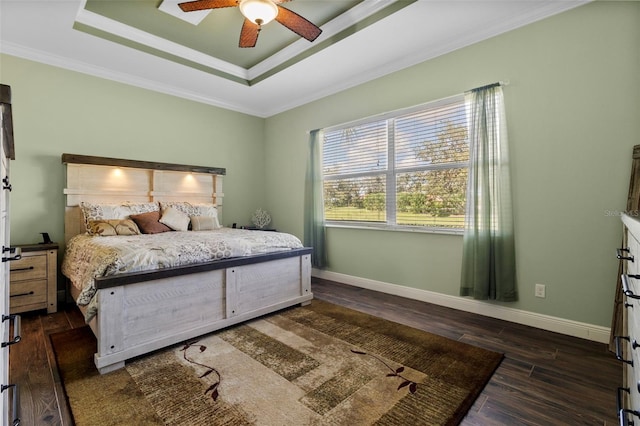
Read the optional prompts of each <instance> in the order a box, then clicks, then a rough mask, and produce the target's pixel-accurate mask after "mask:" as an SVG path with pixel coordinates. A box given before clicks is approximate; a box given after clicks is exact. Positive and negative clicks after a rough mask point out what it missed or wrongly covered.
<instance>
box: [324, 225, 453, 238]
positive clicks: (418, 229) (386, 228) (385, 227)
mask: <svg viewBox="0 0 640 426" xmlns="http://www.w3.org/2000/svg"><path fill="white" fill-rule="evenodd" d="M324 225H325V227H327V228H344V229H366V230H368V231H393V232H414V233H419V234H443V235H460V236H462V235H463V233H464V230H463V229H443V228H427V227H418V226H402V225H386V224H371V223H362V222H354V223H335V222H325V224H324Z"/></svg>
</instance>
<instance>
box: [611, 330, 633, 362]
mask: <svg viewBox="0 0 640 426" xmlns="http://www.w3.org/2000/svg"><path fill="white" fill-rule="evenodd" d="M622 340H626V341H628V342H630V341H631V339H630V338H629V336H616V337H615V341H616V359H617V360H618V361H622V362H624V363H625V364H629V365H630V366H632V367H633V360H630V359H624V358H623V357H622V344H621V343H620V342H621V341H622Z"/></svg>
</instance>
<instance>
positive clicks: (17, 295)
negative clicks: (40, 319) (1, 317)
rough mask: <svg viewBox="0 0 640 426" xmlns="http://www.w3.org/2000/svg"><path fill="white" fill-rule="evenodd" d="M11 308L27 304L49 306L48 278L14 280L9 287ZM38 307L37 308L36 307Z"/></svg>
mask: <svg viewBox="0 0 640 426" xmlns="http://www.w3.org/2000/svg"><path fill="white" fill-rule="evenodd" d="M9 295H10V297H11V299H10V300H11V308H12V309H13V308H20V307H22V306H26V305H36V304H38V305H42V306H41V307H42V308H46V307H47V280H31V281H19V282H12V283H11V286H10V287H9ZM36 309H37V308H36Z"/></svg>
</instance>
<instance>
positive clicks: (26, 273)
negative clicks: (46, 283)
mask: <svg viewBox="0 0 640 426" xmlns="http://www.w3.org/2000/svg"><path fill="white" fill-rule="evenodd" d="M10 271H11V272H10V274H11V275H10V280H11V283H13V282H16V281H24V280H37V279H46V278H47V256H46V254H42V255H36V256H23V257H22V259H20V260H14V261H12V262H11V269H10Z"/></svg>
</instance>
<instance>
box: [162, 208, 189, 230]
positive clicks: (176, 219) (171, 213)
mask: <svg viewBox="0 0 640 426" xmlns="http://www.w3.org/2000/svg"><path fill="white" fill-rule="evenodd" d="M160 223H164V224H165V225H167V226H168V227H169V228H171V229H173V230H174V231H186V230H188V229H189V216H187V215H186V214H184V213H182V212H181V211H180V210H178V209H175V208H173V207H169V208H167V209H165V210H163V211H162V217H161V218H160Z"/></svg>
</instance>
